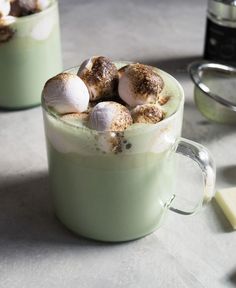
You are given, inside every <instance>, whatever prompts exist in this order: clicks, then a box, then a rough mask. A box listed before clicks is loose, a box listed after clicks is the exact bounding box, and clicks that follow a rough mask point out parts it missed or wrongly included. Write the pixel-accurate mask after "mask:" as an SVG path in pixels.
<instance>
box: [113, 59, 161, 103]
mask: <svg viewBox="0 0 236 288" xmlns="http://www.w3.org/2000/svg"><path fill="white" fill-rule="evenodd" d="M119 76H120V79H119V85H118V92H119V96H120V97H121V99H122V100H123V101H125V102H126V103H127V104H128V105H130V106H131V107H135V106H136V105H141V104H147V103H156V102H157V100H158V97H159V93H160V92H161V91H162V89H163V86H164V82H163V79H162V78H161V76H159V75H158V74H157V73H156V72H154V70H153V68H151V67H149V66H147V65H143V64H139V63H136V64H130V65H127V66H125V67H123V68H121V69H120V70H119Z"/></svg>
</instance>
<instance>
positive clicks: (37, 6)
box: [13, 0, 50, 15]
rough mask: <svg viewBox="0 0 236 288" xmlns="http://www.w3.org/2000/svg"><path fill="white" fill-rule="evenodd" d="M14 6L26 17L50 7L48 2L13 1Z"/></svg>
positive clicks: (47, 0) (38, 0)
mask: <svg viewBox="0 0 236 288" xmlns="http://www.w3.org/2000/svg"><path fill="white" fill-rule="evenodd" d="M14 2H16V3H15V4H14V5H15V6H19V7H20V8H21V14H22V15H27V14H32V13H36V12H40V11H42V10H44V9H46V8H48V6H49V5H50V0H15V1H13V3H14Z"/></svg>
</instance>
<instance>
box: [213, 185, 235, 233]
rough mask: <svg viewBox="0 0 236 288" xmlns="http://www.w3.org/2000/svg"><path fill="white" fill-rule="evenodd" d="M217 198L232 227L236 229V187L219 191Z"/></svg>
mask: <svg viewBox="0 0 236 288" xmlns="http://www.w3.org/2000/svg"><path fill="white" fill-rule="evenodd" d="M215 198H216V201H217V203H218V204H219V206H220V207H221V209H222V210H223V212H224V214H225V216H226V218H227V219H228V220H229V222H230V224H231V225H232V227H233V228H234V229H236V187H232V188H226V189H220V190H218V191H217V192H216V195H215Z"/></svg>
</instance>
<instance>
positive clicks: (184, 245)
mask: <svg viewBox="0 0 236 288" xmlns="http://www.w3.org/2000/svg"><path fill="white" fill-rule="evenodd" d="M205 12H206V1H203V0H199V1H193V0H192V1H189V0H165V1H164V0H162V1H156V0H155V1H154V0H149V1H144V0H133V1H132V0H120V1H111V0H110V1H109V0H100V1H95V0H92V1H91V0H86V1H85V0H80V1H78V0H61V1H60V13H61V30H62V42H63V45H62V47H63V60H64V67H65V68H67V67H71V66H75V65H76V64H78V63H80V62H81V61H82V60H83V59H84V58H87V57H89V56H91V55H94V54H95V55H99V54H103V55H107V56H110V57H111V58H113V59H121V60H125V59H126V60H127V59H128V60H135V61H140V62H145V63H149V64H153V65H156V66H159V67H160V68H163V69H165V70H166V71H168V72H170V73H172V74H173V75H174V76H176V78H177V79H178V80H179V81H180V82H181V83H182V85H183V87H184V90H185V92H186V104H185V114H184V125H183V136H184V137H187V138H189V139H192V140H195V141H197V142H200V143H202V144H204V145H206V146H207V147H208V148H209V149H210V150H211V152H212V154H213V156H214V158H215V160H216V164H217V188H221V187H229V186H233V185H235V186H236V152H235V147H236V131H235V127H229V126H222V125H218V124H213V123H209V122H207V121H206V120H205V119H204V118H203V117H202V116H201V115H200V113H199V112H198V111H197V110H196V108H195V106H194V103H193V94H192V88H193V85H192V83H191V81H190V79H189V77H188V75H187V72H186V67H187V65H188V63H190V62H191V61H192V60H194V59H197V58H199V57H201V55H202V49H203V39H204V30H205V27H204V25H205ZM0 125H1V126H0V235H1V236H0V287H1V288H25V287H27V288H28V287H30V288H34V287H43V288H53V287H57V288H64V287H66V288H67V287H70V288H77V287H80V288H95V287H96V288H97V287H98V288H100V287H101V288H113V287H114V288H115V287H116V288H117V287H119V288H121V287H122V288H123V287H126V288H138V287H139V288H142V287H148V288H156V287H171V288H173V287H176V288H183V287H193V288H198V287H207V288H223V287H236V249H235V243H236V232H232V231H231V228H230V225H229V223H228V222H227V220H226V219H225V218H224V216H223V215H222V213H221V211H220V209H219V208H218V206H217V205H216V203H215V202H214V201H213V202H212V203H211V204H210V205H209V206H208V207H207V208H206V209H205V210H204V211H202V212H200V213H199V214H197V215H195V216H189V217H185V216H181V215H177V214H174V213H172V212H170V213H169V215H168V217H167V220H166V222H165V223H164V225H163V227H162V228H160V229H159V230H158V231H156V232H155V233H153V234H152V235H149V236H147V237H145V238H143V239H141V240H138V241H133V242H129V243H124V244H113V245H111V244H102V243H96V242H92V241H88V240H85V239H82V238H80V237H77V236H75V235H73V234H72V233H70V232H69V231H67V230H66V228H65V227H64V226H62V225H61V224H60V223H59V222H58V221H57V220H56V218H55V216H54V214H53V208H52V205H51V200H50V196H49V193H48V179H47V159H46V150H45V143H44V132H43V123H42V115H41V108H40V107H38V108H33V109H29V110H24V111H17V112H5V111H0ZM181 161H182V160H181ZM183 161H184V160H183ZM183 163H184V162H183ZM185 163H186V162H185ZM185 166H186V169H185V170H186V171H185V170H184V171H185V172H186V173H187V172H189V171H190V172H191V171H193V173H192V174H194V175H197V172H196V173H195V171H196V170H195V167H192V165H191V164H190V163H189V162H187V164H185ZM182 167H183V165H182ZM184 171H182V172H184ZM180 174H181V173H180ZM182 174H183V175H182V176H181V175H180V176H179V177H180V181H182V183H185V184H184V185H183V184H182V185H181V186H180V187H181V189H179V191H178V192H179V193H182V192H184V191H183V190H186V189H187V188H188V189H187V193H188V192H189V191H190V190H191V193H194V192H196V191H198V190H199V189H200V188H199V185H200V184H199V183H197V182H199V181H197V180H196V179H195V178H196V177H193V175H192V176H191V175H190V176H188V178H187V179H186V175H184V174H185V173H182ZM190 174H191V173H190ZM190 177H193V178H192V180H191V179H190ZM183 181H185V182H183ZM180 190H181V191H180ZM185 192H186V191H185Z"/></svg>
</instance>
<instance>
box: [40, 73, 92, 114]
mask: <svg viewBox="0 0 236 288" xmlns="http://www.w3.org/2000/svg"><path fill="white" fill-rule="evenodd" d="M42 95H43V98H44V101H45V104H46V105H47V106H48V107H51V108H53V109H54V110H55V111H56V112H58V113H61V114H66V113H73V112H79V113H81V112H84V111H85V110H87V108H88V103H89V92H88V89H87V87H86V85H85V84H84V82H83V81H82V80H81V79H80V78H79V77H78V76H76V75H74V74H71V73H61V74H58V75H57V76H55V77H53V78H51V79H49V80H48V81H47V82H46V84H45V86H44V88H43V92H42Z"/></svg>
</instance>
